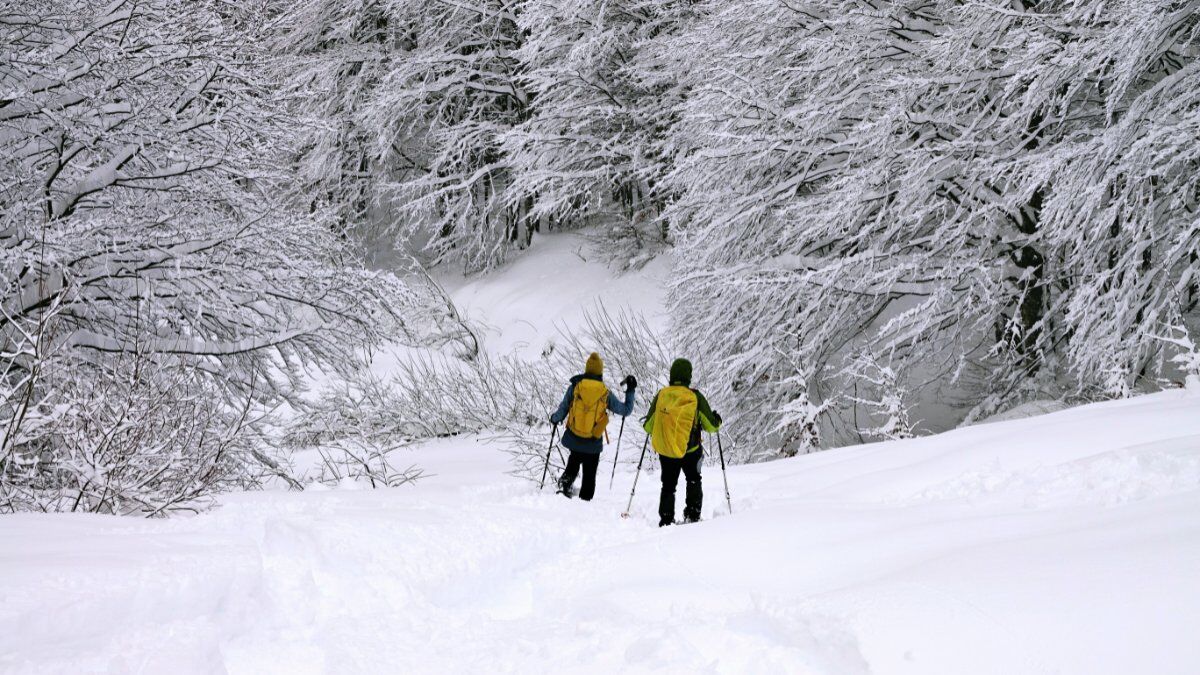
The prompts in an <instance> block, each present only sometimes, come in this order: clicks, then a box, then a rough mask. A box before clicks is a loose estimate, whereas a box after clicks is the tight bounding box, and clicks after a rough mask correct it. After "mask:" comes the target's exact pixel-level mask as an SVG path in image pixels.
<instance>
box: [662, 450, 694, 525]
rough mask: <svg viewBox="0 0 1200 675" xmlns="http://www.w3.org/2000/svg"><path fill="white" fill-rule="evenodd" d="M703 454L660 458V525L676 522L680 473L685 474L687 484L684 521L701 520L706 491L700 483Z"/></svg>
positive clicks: (690, 453) (691, 453) (692, 453)
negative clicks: (701, 507)
mask: <svg viewBox="0 0 1200 675" xmlns="http://www.w3.org/2000/svg"><path fill="white" fill-rule="evenodd" d="M703 454H704V453H703V452H701V451H700V450H695V451H693V452H689V453H687V454H686V455H684V456H683V457H681V458H679V459H676V458H674V457H663V456H662V455H659V456H658V459H659V461H660V462H661V463H662V494H661V495H659V498H658V524H659V525H670V524H671V523H672V522H674V521H675V486H676V484H678V483H679V472H680V471H682V472H683V476H684V479H685V481H686V483H687V492H686V494H685V496H684V504H683V519H684V521H686V522H694V521H697V520H700V505H701V504H703V503H704V490H703V488H702V486H701V483H700V459H701V457H703Z"/></svg>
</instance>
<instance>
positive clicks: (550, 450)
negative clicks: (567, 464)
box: [538, 424, 562, 490]
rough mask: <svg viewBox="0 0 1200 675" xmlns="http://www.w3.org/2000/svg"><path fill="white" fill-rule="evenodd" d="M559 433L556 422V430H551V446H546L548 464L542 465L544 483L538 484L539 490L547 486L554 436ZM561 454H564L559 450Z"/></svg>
mask: <svg viewBox="0 0 1200 675" xmlns="http://www.w3.org/2000/svg"><path fill="white" fill-rule="evenodd" d="M557 435H558V425H557V424H555V425H554V431H551V432H550V447H548V448H546V466H544V467H542V484H541V485H539V486H538V489H539V490H541V489H542V488H544V487H546V474H547V473H549V471H550V453H551V452H553V451H554V437H555V436H557ZM559 456H562V452H559Z"/></svg>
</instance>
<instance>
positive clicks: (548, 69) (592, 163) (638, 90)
mask: <svg viewBox="0 0 1200 675" xmlns="http://www.w3.org/2000/svg"><path fill="white" fill-rule="evenodd" d="M688 5H690V3H684V2H674V1H668V2H663V1H661V0H653V1H651V0H527V1H526V2H524V3H522V4H521V12H520V15H519V22H520V24H521V27H522V29H523V31H524V33H525V34H526V35H527V36H528V37H527V38H526V39H525V40H524V43H523V45H522V47H521V49H520V50H519V51H518V52H517V53H516V56H517V58H518V59H519V60H520V62H521V64H522V67H523V69H524V71H525V75H524V82H525V83H526V85H527V87H526V88H527V89H528V90H529V91H530V92H532V94H533V97H532V104H531V110H530V114H529V116H528V119H526V120H525V121H524V122H523V123H522V124H520V125H519V126H517V127H516V128H514V129H513V130H512V131H511V132H509V133H508V134H507V135H506V137H505V145H504V149H505V152H506V154H507V156H508V157H509V161H510V163H511V165H512V167H513V172H514V175H515V183H516V184H515V185H514V190H513V196H512V199H513V200H517V201H527V203H528V204H529V209H528V213H529V216H530V217H531V218H534V219H537V220H539V221H541V222H565V223H568V224H586V223H596V222H606V223H610V224H611V225H612V226H611V227H609V228H606V234H608V235H615V238H620V239H629V240H632V241H631V245H632V246H633V247H634V249H641V250H642V252H643V253H644V251H645V249H651V248H653V246H654V244H655V243H656V242H658V241H661V240H662V238H663V234H664V232H663V229H662V228H661V227H660V226H659V218H658V217H659V215H660V214H661V212H662V206H663V201H664V195H662V194H660V193H659V192H658V188H659V184H660V182H661V178H662V176H663V175H664V174H665V173H666V161H665V158H664V157H663V155H662V151H663V147H664V143H665V141H666V133H667V130H668V129H669V120H670V116H669V111H670V110H672V108H673V107H674V102H675V97H676V96H677V95H678V92H677V91H675V88H674V82H672V81H671V80H670V78H669V77H668V78H664V77H661V73H660V72H659V71H657V70H656V68H655V65H656V62H655V56H656V54H655V50H656V49H657V47H658V46H659V45H660V44H661V43H662V42H663V41H664V38H665V37H666V35H667V34H669V33H670V32H671V31H673V30H675V29H677V28H678V27H679V26H681V25H682V24H683V23H684V21H683V18H684V15H683V13H684V12H685V11H686V8H687V6H688ZM610 245H611V243H610ZM631 253H632V254H633V255H634V256H636V255H637V251H636V250H635V251H631Z"/></svg>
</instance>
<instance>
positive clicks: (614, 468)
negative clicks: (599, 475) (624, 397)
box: [608, 415, 636, 490]
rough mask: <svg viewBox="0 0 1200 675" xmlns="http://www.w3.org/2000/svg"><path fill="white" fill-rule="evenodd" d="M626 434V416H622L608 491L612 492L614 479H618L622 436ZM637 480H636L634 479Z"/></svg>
mask: <svg viewBox="0 0 1200 675" xmlns="http://www.w3.org/2000/svg"><path fill="white" fill-rule="evenodd" d="M623 433H625V416H624V415H622V416H621V429H620V431H618V432H617V449H616V450H615V451H614V452H613V470H612V475H611V476H609V477H608V489H609V490H612V486H613V479H614V478H616V477H617V458H618V457H620V456H621V434H623ZM634 480H636V479H634Z"/></svg>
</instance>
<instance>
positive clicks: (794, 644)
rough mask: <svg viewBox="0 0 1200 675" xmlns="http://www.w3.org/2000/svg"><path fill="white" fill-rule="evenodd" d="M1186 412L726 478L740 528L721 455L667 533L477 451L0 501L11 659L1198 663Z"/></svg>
mask: <svg viewBox="0 0 1200 675" xmlns="http://www.w3.org/2000/svg"><path fill="white" fill-rule="evenodd" d="M1198 412H1200V397H1197V396H1195V395H1188V394H1185V393H1184V392H1169V393H1164V394H1157V395H1154V396H1146V397H1142V398H1138V399H1133V400H1129V401H1121V402H1115V403H1107V404H1099V405H1094V406H1088V407H1084V408H1078V409H1072V410H1067V411H1064V412H1060V413H1056V414H1053V415H1048V416H1045V417H1040V418H1032V419H1028V420H1018V421H1013V422H1004V423H997V424H988V425H981V426H976V427H971V428H968V429H963V430H959V431H956V432H951V433H948V434H943V435H940V436H935V437H929V438H923V439H916V440H910V441H902V442H896V443H885V444H877V445H869V446H860V447H854V448H845V449H841V450H833V451H828V452H824V453H819V454H816V455H811V456H807V457H800V458H796V459H792V460H785V461H779V462H772V463H766V464H759V465H751V466H737V467H731V468H730V472H729V479H730V487H731V490H732V492H733V496H734V513H733V514H732V515H728V516H726V515H720V514H722V513H723V512H724V509H725V507H724V504H723V500H722V499H721V495H722V487H721V476H720V472H719V469H718V468H717V467H713V466H709V467H706V468H705V469H706V473H705V495H706V504H705V512H704V515H705V518H706V520H705V521H704V522H701V523H699V524H695V525H688V526H681V527H672V528H665V529H661V530H660V529H659V528H657V527H654V524H655V519H656V518H655V514H654V511H655V506H656V500H657V488H658V484H657V476H656V475H651V474H647V475H646V476H644V477H643V479H642V480H641V481H640V482H639V485H638V495H637V498H636V500H635V504H634V514H633V517H632V518H631V519H629V520H622V519H621V518H620V517H619V514H620V512H621V511H622V510H623V508H624V505H625V504H624V502H625V499H626V498H627V496H628V490H629V485H630V482H631V481H632V478H633V473H632V468H630V466H628V465H625V466H622V468H621V470H620V471H618V474H617V485H616V486H615V488H614V489H613V490H612V491H609V490H608V489H607V486H606V485H601V486H599V488H598V491H597V496H596V499H595V500H594V501H593V502H591V503H585V502H580V501H578V500H568V499H565V498H563V497H562V496H558V495H555V494H553V493H552V492H551V491H550V488H549V487H547V489H546V490H544V491H542V492H541V493H539V492H537V490H536V487H535V486H532V485H531V484H530V483H529V482H528V481H522V480H519V479H515V478H512V477H508V476H506V475H504V471H505V470H506V468H507V465H506V463H505V456H504V454H503V452H501V451H500V450H499V449H498V448H496V447H494V446H488V445H482V444H478V443H476V442H475V441H474V440H472V439H459V440H453V441H444V442H438V443H433V444H430V445H428V446H426V447H424V448H422V449H420V450H418V451H416V452H415V453H414V458H413V459H414V461H416V462H418V463H419V464H421V465H422V466H423V467H424V468H426V469H427V470H428V471H430V472H431V473H432V474H434V475H433V476H431V477H429V478H427V479H424V480H422V481H420V482H419V483H417V484H416V485H414V486H408V487H403V488H398V489H394V490H378V491H361V492H358V491H345V490H339V491H334V492H308V493H304V494H289V493H260V494H249V495H239V496H233V497H230V498H227V499H226V500H225V502H224V504H223V505H222V506H221V507H220V508H219V509H217V510H215V511H213V512H211V513H207V514H204V515H201V516H197V517H186V518H177V519H173V520H166V521H144V520H134V519H118V518H108V517H99V516H83V515H19V516H7V517H4V518H0V575H2V578H3V579H4V584H3V587H2V589H0V672H5V673H59V672H61V673H78V672H147V673H149V672H172V673H375V672H406V673H407V672H417V673H444V672H455V673H459V672H461V673H468V672H514V673H516V672H521V673H527V672H544V671H547V670H553V671H556V672H613V671H620V672H672V673H674V672H678V673H684V672H687V673H691V672H719V673H747V672H752V673H964V672H970V673H1089V674H1094V673H1122V674H1124V673H1131V672H1155V673H1181V674H1182V673H1193V672H1195V668H1196V665H1197V664H1200V646H1198V644H1197V641H1196V640H1195V635H1197V634H1200V574H1197V570H1200V414H1197V413H1198ZM630 454H633V453H630ZM608 460H609V455H608V454H607V453H606V457H605V461H604V462H603V463H602V464H601V466H602V467H607V461H608ZM630 461H631V462H632V461H636V457H633V458H631V459H630ZM648 463H649V462H648ZM623 464H624V463H623ZM714 511H715V514H716V515H718V517H714Z"/></svg>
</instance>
